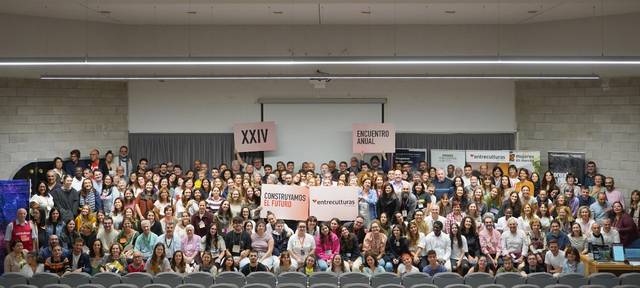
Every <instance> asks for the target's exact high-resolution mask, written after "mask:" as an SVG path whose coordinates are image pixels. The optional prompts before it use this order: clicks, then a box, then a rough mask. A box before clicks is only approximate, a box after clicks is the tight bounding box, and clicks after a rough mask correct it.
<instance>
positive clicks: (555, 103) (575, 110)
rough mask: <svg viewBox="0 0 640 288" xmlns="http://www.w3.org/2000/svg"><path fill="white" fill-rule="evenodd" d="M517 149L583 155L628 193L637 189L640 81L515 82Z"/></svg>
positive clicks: (639, 184)
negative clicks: (606, 82)
mask: <svg viewBox="0 0 640 288" xmlns="http://www.w3.org/2000/svg"><path fill="white" fill-rule="evenodd" d="M516 121H517V125H518V141H517V142H518V147H519V148H520V149H524V150H540V151H541V154H542V156H541V158H542V162H543V163H542V164H543V167H546V166H547V164H548V162H547V152H548V151H554V150H555V151H585V152H586V154H587V159H588V160H594V161H595V162H596V164H597V165H598V167H599V169H598V170H599V172H600V173H602V174H604V175H606V176H612V177H614V179H615V180H616V186H617V187H618V188H619V189H620V190H621V191H623V192H624V193H625V194H627V197H625V198H626V199H625V200H627V202H628V201H629V197H628V195H629V194H630V193H631V191H633V190H634V189H640V78H614V79H611V80H610V81H609V83H608V85H606V84H605V85H602V82H601V81H521V82H516Z"/></svg>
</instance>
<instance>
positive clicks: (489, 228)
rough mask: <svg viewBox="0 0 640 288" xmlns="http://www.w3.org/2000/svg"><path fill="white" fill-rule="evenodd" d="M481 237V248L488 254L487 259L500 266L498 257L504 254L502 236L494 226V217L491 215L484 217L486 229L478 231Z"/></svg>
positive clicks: (495, 265)
mask: <svg viewBox="0 0 640 288" xmlns="http://www.w3.org/2000/svg"><path fill="white" fill-rule="evenodd" d="M478 238H480V249H481V250H482V253H483V254H484V255H487V258H489V259H487V260H489V262H491V263H492V264H493V266H494V267H498V258H500V254H502V249H501V248H500V247H501V245H500V244H501V241H502V239H501V236H500V232H498V230H496V229H495V228H494V226H493V218H492V217H491V216H487V217H484V229H482V230H480V233H478Z"/></svg>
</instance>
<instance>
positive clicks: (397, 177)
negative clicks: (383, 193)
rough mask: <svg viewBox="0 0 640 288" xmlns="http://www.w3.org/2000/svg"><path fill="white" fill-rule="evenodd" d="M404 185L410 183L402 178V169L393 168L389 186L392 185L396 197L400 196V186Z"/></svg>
mask: <svg viewBox="0 0 640 288" xmlns="http://www.w3.org/2000/svg"><path fill="white" fill-rule="evenodd" d="M405 185H407V186H408V185H410V184H409V182H407V181H404V180H402V171H400V170H395V171H393V182H391V186H392V187H393V191H394V192H396V195H397V196H398V198H400V194H401V193H402V187H404V186H405Z"/></svg>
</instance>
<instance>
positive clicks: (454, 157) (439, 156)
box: [431, 149, 466, 171]
mask: <svg viewBox="0 0 640 288" xmlns="http://www.w3.org/2000/svg"><path fill="white" fill-rule="evenodd" d="M465 158H466V153H465V151H464V150H441V149H431V166H432V167H436V168H438V169H443V170H445V171H446V170H447V166H449V164H453V166H455V167H456V168H461V169H462V168H464V165H465V163H466V161H465Z"/></svg>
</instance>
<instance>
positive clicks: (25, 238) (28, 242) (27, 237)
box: [4, 208, 57, 252]
mask: <svg viewBox="0 0 640 288" xmlns="http://www.w3.org/2000/svg"><path fill="white" fill-rule="evenodd" d="M56 238H57V236H56ZM17 240H20V241H21V242H22V245H23V246H24V249H27V250H29V252H31V251H36V252H37V251H38V231H37V229H36V227H35V226H33V225H31V223H30V221H27V210H26V209H24V208H20V209H18V212H17V213H16V220H14V221H13V222H10V223H9V224H8V225H7V230H5V233H4V247H11V246H10V243H11V241H17Z"/></svg>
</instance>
